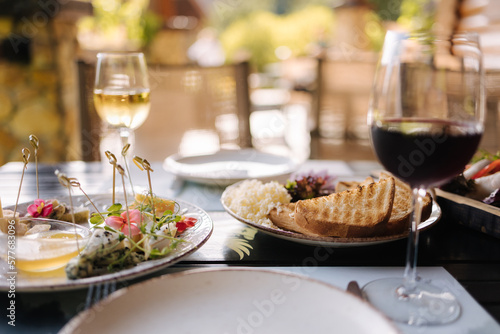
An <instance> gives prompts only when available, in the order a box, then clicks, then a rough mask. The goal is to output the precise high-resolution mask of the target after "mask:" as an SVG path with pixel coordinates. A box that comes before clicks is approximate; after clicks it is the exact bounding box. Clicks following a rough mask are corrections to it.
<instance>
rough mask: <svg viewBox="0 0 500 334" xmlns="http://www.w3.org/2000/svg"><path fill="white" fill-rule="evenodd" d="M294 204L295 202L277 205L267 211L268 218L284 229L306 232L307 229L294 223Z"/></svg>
mask: <svg viewBox="0 0 500 334" xmlns="http://www.w3.org/2000/svg"><path fill="white" fill-rule="evenodd" d="M295 205H296V203H289V204H282V205H278V206H277V207H275V208H273V209H272V210H271V212H269V219H271V221H272V222H273V224H274V225H276V226H278V227H279V228H282V229H284V230H287V231H292V232H297V233H302V234H308V233H307V232H308V231H307V230H305V229H303V228H301V227H300V226H298V225H297V224H296V223H295V218H294V216H295ZM308 235H311V234H308Z"/></svg>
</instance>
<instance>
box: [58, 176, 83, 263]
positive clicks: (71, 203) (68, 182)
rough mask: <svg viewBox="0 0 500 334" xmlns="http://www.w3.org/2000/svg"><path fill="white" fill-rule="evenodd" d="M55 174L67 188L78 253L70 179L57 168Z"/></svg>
mask: <svg viewBox="0 0 500 334" xmlns="http://www.w3.org/2000/svg"><path fill="white" fill-rule="evenodd" d="M55 174H56V176H57V179H58V180H59V183H60V184H61V185H62V186H63V187H65V188H67V189H68V195H69V206H70V210H71V211H70V212H71V220H72V222H73V227H74V228H75V238H76V248H77V250H78V253H80V245H79V243H78V232H77V231H76V222H75V211H74V208H73V197H72V196H71V180H70V179H69V178H68V177H67V176H66V175H65V174H63V173H61V172H59V170H56V171H55Z"/></svg>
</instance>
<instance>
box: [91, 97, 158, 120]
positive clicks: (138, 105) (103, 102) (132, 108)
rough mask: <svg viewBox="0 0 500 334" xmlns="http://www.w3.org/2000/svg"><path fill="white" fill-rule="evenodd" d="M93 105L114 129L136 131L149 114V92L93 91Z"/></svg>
mask: <svg viewBox="0 0 500 334" xmlns="http://www.w3.org/2000/svg"><path fill="white" fill-rule="evenodd" d="M94 105H95V108H96V110H97V113H98V114H99V116H100V117H101V119H103V120H104V121H106V122H107V123H108V124H110V125H111V126H114V127H127V128H130V129H136V128H138V127H139V126H141V125H142V123H144V121H145V120H146V118H147V117H148V114H149V109H150V101H149V90H141V91H116V90H102V89H96V90H94Z"/></svg>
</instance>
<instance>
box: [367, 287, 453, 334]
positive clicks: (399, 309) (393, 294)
mask: <svg viewBox="0 0 500 334" xmlns="http://www.w3.org/2000/svg"><path fill="white" fill-rule="evenodd" d="M402 286H403V278H384V279H379V280H375V281H372V282H370V283H368V284H367V285H365V286H364V287H363V295H364V297H365V298H366V299H367V300H368V301H369V302H370V303H371V304H372V305H373V306H374V307H375V308H377V309H378V310H380V311H381V312H383V313H384V314H385V315H387V316H388V317H389V318H391V319H392V320H394V321H396V322H400V323H405V324H408V325H415V326H426V325H443V324H448V323H450V322H453V321H455V320H456V319H458V317H459V316H460V312H461V307H460V304H459V303H458V301H457V299H456V298H455V296H453V294H451V293H450V292H448V291H443V289H441V288H439V287H437V286H434V285H432V284H429V283H426V282H422V281H417V283H416V286H415V288H414V289H412V291H410V292H407V293H405V294H402V293H401V290H402V289H400V288H401V287H402Z"/></svg>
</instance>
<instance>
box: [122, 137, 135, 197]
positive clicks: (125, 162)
mask: <svg viewBox="0 0 500 334" xmlns="http://www.w3.org/2000/svg"><path fill="white" fill-rule="evenodd" d="M129 148H130V144H129V143H127V144H125V146H123V149H122V157H123V163H124V164H125V169H126V170H127V175H128V180H129V182H130V187H131V188H132V195H133V196H134V197H135V192H134V185H133V184H132V176H131V175H130V170H129V168H128V162H127V153H128V150H129Z"/></svg>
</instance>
